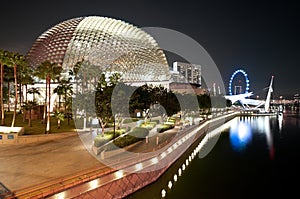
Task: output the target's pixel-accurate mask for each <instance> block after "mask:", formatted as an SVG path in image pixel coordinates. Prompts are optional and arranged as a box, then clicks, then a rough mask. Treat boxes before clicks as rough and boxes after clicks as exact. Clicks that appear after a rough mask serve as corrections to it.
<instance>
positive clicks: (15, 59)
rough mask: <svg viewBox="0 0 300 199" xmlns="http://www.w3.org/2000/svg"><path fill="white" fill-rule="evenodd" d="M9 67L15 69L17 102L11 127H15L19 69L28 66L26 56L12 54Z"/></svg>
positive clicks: (16, 97) (15, 101)
mask: <svg viewBox="0 0 300 199" xmlns="http://www.w3.org/2000/svg"><path fill="white" fill-rule="evenodd" d="M8 58H9V61H8V66H9V67H13V69H14V83H15V100H14V114H13V119H12V122H11V126H12V127H14V126H15V120H16V114H17V105H18V80H17V76H18V73H17V69H18V67H20V66H24V65H26V61H25V56H23V55H21V54H19V53H11V54H10V56H9V57H8Z"/></svg>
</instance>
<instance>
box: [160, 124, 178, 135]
mask: <svg viewBox="0 0 300 199" xmlns="http://www.w3.org/2000/svg"><path fill="white" fill-rule="evenodd" d="M172 128H174V125H169V124H161V125H159V127H157V132H158V133H162V132H164V131H166V130H169V129H172Z"/></svg>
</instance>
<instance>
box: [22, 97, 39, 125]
mask: <svg viewBox="0 0 300 199" xmlns="http://www.w3.org/2000/svg"><path fill="white" fill-rule="evenodd" d="M37 105H38V104H37V102H36V101H35V100H33V101H31V100H29V101H27V102H25V103H24V105H23V107H24V109H25V110H26V111H29V114H28V126H29V127H32V123H31V110H33V109H35V108H36V106H37ZM24 114H26V112H25V111H24Z"/></svg>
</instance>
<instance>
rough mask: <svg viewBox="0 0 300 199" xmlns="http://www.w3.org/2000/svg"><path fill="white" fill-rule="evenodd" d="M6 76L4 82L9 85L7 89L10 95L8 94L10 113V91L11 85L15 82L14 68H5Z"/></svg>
mask: <svg viewBox="0 0 300 199" xmlns="http://www.w3.org/2000/svg"><path fill="white" fill-rule="evenodd" d="M4 74H5V75H4V76H3V80H4V82H6V83H7V89H8V93H7V99H8V100H7V111H8V112H10V97H11V89H10V83H11V82H13V81H14V70H13V68H10V67H5V68H4Z"/></svg>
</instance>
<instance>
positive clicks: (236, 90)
mask: <svg viewBox="0 0 300 199" xmlns="http://www.w3.org/2000/svg"><path fill="white" fill-rule="evenodd" d="M249 87H250V81H249V79H248V75H247V73H246V72H245V71H244V70H242V69H238V70H236V71H235V72H234V73H233V74H232V75H231V77H230V80H229V87H228V88H229V95H237V94H243V93H248V92H249Z"/></svg>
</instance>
